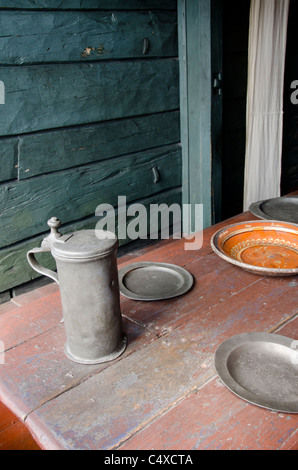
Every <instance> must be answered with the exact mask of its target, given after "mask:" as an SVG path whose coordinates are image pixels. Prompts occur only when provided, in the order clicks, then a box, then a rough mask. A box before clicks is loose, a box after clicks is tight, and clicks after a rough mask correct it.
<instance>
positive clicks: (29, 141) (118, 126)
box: [0, 111, 180, 179]
mask: <svg viewBox="0 0 298 470" xmlns="http://www.w3.org/2000/svg"><path fill="white" fill-rule="evenodd" d="M15 139H17V140H18V152H19V167H18V170H19V173H18V175H19V179H26V178H29V177H32V176H35V175H39V174H43V173H50V172H53V171H56V170H63V169H66V168H71V167H74V166H77V165H83V164H86V163H91V162H95V161H100V160H103V159H107V158H111V157H116V156H119V155H125V154H128V153H133V152H139V151H142V150H146V149H148V148H151V147H158V146H161V145H168V144H173V143H177V142H179V141H180V115H179V112H178V111H172V112H169V113H161V114H153V115H149V116H142V117H135V118H129V119H121V120H120V121H107V122H104V123H99V124H93V125H87V126H83V127H74V128H68V129H63V130H58V131H50V132H49V131H48V132H41V133H36V134H28V135H23V136H21V137H19V138H17V137H16V138H15ZM11 145H14V146H15V145H16V143H15V141H13V140H12V144H11ZM0 148H1V147H0ZM0 152H1V150H0ZM0 155H1V153H0ZM0 158H1V157H0ZM6 179H8V178H6Z"/></svg>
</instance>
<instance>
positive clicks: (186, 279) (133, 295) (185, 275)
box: [119, 261, 194, 301]
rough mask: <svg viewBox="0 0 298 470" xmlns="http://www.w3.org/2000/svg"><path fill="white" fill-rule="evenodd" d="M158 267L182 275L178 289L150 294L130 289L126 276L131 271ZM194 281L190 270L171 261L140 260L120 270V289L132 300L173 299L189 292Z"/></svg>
mask: <svg viewBox="0 0 298 470" xmlns="http://www.w3.org/2000/svg"><path fill="white" fill-rule="evenodd" d="M148 267H151V268H156V269H157V270H158V271H160V270H161V268H162V269H165V268H166V269H167V270H169V271H172V272H173V273H174V274H176V275H177V274H178V275H179V276H180V277H181V281H182V285H181V286H179V288H178V289H175V288H174V289H173V291H172V292H167V293H164V294H162V293H161V294H159V295H158V294H155V293H154V292H152V293H150V294H145V295H144V294H139V293H137V292H133V291H131V290H130V289H128V288H127V287H126V286H125V284H124V282H125V276H126V275H127V274H129V273H130V272H131V271H134V270H135V269H141V268H148ZM193 283H194V278H193V276H192V274H190V272H188V271H187V270H186V269H185V268H182V267H181V266H177V265H175V264H170V263H157V262H153V261H143V262H142V261H140V262H137V263H132V264H129V265H128V266H125V267H123V268H121V269H120V270H119V289H120V292H121V294H122V295H124V296H125V297H127V298H129V299H132V300H142V301H153V300H165V299H171V298H174V297H178V296H181V295H183V294H185V293H186V292H188V291H189V290H190V289H191V287H192V286H193Z"/></svg>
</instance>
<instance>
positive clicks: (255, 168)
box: [243, 0, 297, 210]
mask: <svg viewBox="0 0 298 470" xmlns="http://www.w3.org/2000/svg"><path fill="white" fill-rule="evenodd" d="M294 1H297V0H294ZM289 4H290V0H251V9H250V31H249V52H248V86H247V122H246V155H245V180H244V204H243V206H244V207H243V209H244V210H248V208H249V206H250V204H251V203H252V202H256V201H260V200H263V199H269V198H272V197H278V196H280V177H281V154H282V129H283V85H284V64H285V53H286V39H287V25H288V12H289Z"/></svg>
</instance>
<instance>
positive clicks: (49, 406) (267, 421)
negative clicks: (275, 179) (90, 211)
mask: <svg viewBox="0 0 298 470" xmlns="http://www.w3.org/2000/svg"><path fill="white" fill-rule="evenodd" d="M254 219H255V217H253V216H252V215H251V214H250V213H249V212H247V213H244V214H241V215H239V216H237V217H234V218H232V219H229V220H228V221H225V222H223V223H220V224H217V225H215V226H213V227H210V228H208V229H206V230H205V231H204V243H203V246H202V248H201V249H200V250H195V251H186V250H185V249H184V240H164V241H161V242H159V243H158V244H157V245H154V246H153V247H147V248H145V249H143V250H140V251H138V252H134V253H132V254H128V255H125V256H124V257H122V258H121V259H119V265H121V266H124V265H126V264H128V263H131V262H134V261H136V260H137V261H141V260H147V261H148V260H150V261H156V262H169V263H174V264H178V265H180V266H184V267H185V268H186V269H187V270H188V271H189V272H191V273H192V275H193V276H194V278H195V285H194V287H193V289H192V290H191V291H190V292H189V293H187V294H185V295H183V296H182V297H178V298H175V299H172V300H166V301H155V302H137V301H132V300H128V299H126V298H124V297H121V309H122V314H123V323H124V328H125V331H126V333H127V336H128V347H127V350H126V351H125V353H124V354H123V355H122V356H121V357H120V358H118V359H117V360H115V361H113V362H110V363H106V364H101V365H92V366H90V365H87V366H86V365H80V364H75V363H73V362H71V361H69V360H68V359H67V358H66V357H65V355H64V352H63V346H64V342H65V332H64V325H63V323H61V317H62V313H61V305H60V294H59V290H58V287H57V286H56V285H55V284H50V285H48V286H46V287H43V288H42V289H38V290H35V291H33V292H31V293H29V294H25V295H23V296H20V297H18V298H16V299H14V300H13V301H11V302H9V303H7V304H4V305H2V306H1V307H0V332H1V337H0V340H1V341H2V342H3V344H4V346H5V353H4V358H5V360H4V364H2V365H0V373H1V375H0V398H1V400H2V402H3V403H4V404H5V405H6V406H7V407H8V408H9V409H10V410H11V411H13V413H15V415H16V416H17V417H18V418H19V419H20V420H21V421H23V422H24V423H25V425H26V426H27V428H28V429H29V430H30V432H31V433H32V435H33V436H34V438H35V440H36V442H37V443H38V444H39V445H40V446H41V448H42V449H49V450H54V449H61V450H63V449H69V450H71V449H86V450H88V449H117V450H132V449H163V450H190V449H263V450H265V449H298V415H295V414H285V413H277V412H274V411H270V410H267V409H263V408H260V407H258V406H255V405H251V404H249V403H247V402H246V401H244V400H242V399H240V398H238V397H237V396H236V395H234V394H233V393H232V392H230V391H229V390H228V389H227V388H226V387H225V386H224V385H223V384H222V382H221V381H220V379H219V378H218V376H217V374H216V371H215V369H214V353H215V351H216V349H217V347H218V346H219V345H220V343H221V342H222V341H224V340H225V339H227V338H229V337H231V336H233V335H236V334H239V333H243V332H256V331H259V332H271V333H278V334H282V335H285V336H289V337H291V338H293V339H298V289H297V286H298V279H297V277H290V278H266V277H261V276H259V275H255V274H251V273H248V272H246V271H244V270H242V269H240V268H238V267H235V266H232V265H230V264H229V263H227V262H225V261H224V260H222V259H221V258H219V257H218V256H217V255H216V254H214V253H213V252H212V250H211V247H210V237H211V235H212V234H213V233H214V232H215V231H216V230H218V229H219V228H220V227H222V226H224V225H227V224H230V223H233V222H236V221H240V220H242V221H244V220H254Z"/></svg>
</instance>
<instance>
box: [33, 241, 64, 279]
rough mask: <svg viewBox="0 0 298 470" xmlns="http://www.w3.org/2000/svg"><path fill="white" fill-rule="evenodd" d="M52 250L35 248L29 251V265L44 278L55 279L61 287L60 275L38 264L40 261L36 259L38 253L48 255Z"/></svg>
mask: <svg viewBox="0 0 298 470" xmlns="http://www.w3.org/2000/svg"><path fill="white" fill-rule="evenodd" d="M50 251H51V250H50V249H48V248H42V247H41V248H33V250H30V251H28V253H27V259H28V263H29V264H30V266H31V267H32V268H33V269H34V271H36V272H38V273H40V274H43V275H44V276H47V277H50V278H51V279H53V280H54V281H55V282H57V284H58V285H59V279H58V274H57V273H55V272H54V271H52V270H51V269H48V268H45V267H44V266H41V264H39V263H38V261H37V260H36V258H35V254H36V253H47V252H50Z"/></svg>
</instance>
